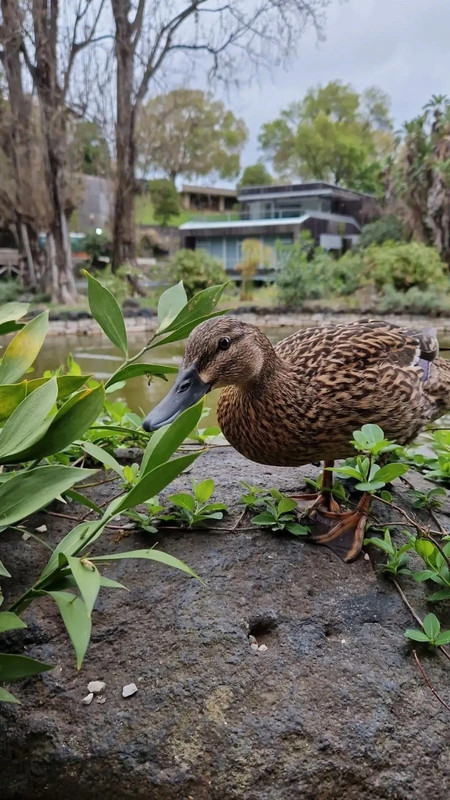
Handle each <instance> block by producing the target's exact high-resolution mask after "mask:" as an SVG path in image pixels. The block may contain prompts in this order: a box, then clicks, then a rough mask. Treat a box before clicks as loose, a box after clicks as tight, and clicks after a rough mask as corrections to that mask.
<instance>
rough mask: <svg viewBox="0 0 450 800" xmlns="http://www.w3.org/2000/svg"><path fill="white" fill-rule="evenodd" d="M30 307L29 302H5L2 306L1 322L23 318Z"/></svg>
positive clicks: (0, 311)
mask: <svg viewBox="0 0 450 800" xmlns="http://www.w3.org/2000/svg"><path fill="white" fill-rule="evenodd" d="M29 307H30V304H29V303H5V305H4V306H2V307H1V308H0V322H1V323H2V324H3V322H10V321H11V320H13V321H14V322H16V321H17V320H18V319H22V317H24V316H25V314H26V313H27V311H28V309H29Z"/></svg>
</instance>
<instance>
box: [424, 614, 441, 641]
mask: <svg viewBox="0 0 450 800" xmlns="http://www.w3.org/2000/svg"><path fill="white" fill-rule="evenodd" d="M423 629H424V631H425V633H426V635H427V636H428V637H429V639H436V637H437V636H439V631H440V629H441V625H440V622H439V620H438V618H437V616H436V615H435V614H427V615H426V617H424V620H423Z"/></svg>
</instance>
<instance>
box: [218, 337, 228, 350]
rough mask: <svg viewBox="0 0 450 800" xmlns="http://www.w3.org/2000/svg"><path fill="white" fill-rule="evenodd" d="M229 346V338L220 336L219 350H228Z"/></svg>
mask: <svg viewBox="0 0 450 800" xmlns="http://www.w3.org/2000/svg"><path fill="white" fill-rule="evenodd" d="M230 345H231V339H230V338H229V336H222V338H221V339H219V350H228V348H229V346H230Z"/></svg>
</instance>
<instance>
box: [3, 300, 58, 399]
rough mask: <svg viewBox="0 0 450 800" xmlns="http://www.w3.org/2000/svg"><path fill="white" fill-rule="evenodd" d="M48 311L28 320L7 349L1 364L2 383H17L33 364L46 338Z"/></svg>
mask: <svg viewBox="0 0 450 800" xmlns="http://www.w3.org/2000/svg"><path fill="white" fill-rule="evenodd" d="M47 327H48V311H44V313H43V314H39V316H38V317H35V318H34V319H32V320H31V322H28V323H27V324H26V325H25V326H24V327H23V328H22V330H21V331H19V333H17V334H16V335H15V337H14V339H13V340H12V341H11V342H10V343H9V345H8V347H7V348H6V350H5V354H4V356H3V360H2V363H1V364H0V383H2V384H3V383H15V382H16V381H18V380H19V378H21V377H22V375H24V373H25V372H26V371H27V369H28V368H29V367H31V365H32V364H33V362H34V360H35V358H36V356H37V355H38V353H39V351H40V349H41V347H42V345H43V343H44V339H45V334H46V333H47Z"/></svg>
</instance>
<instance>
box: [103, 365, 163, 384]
mask: <svg viewBox="0 0 450 800" xmlns="http://www.w3.org/2000/svg"><path fill="white" fill-rule="evenodd" d="M176 372H178V367H174V366H170V367H169V366H166V365H165V364H141V363H139V364H128V365H127V366H125V367H121V368H120V369H118V370H117V372H115V373H114V375H111V377H110V378H109V380H108V381H107V382H106V384H105V386H107V387H109V386H113V385H114V384H116V383H119V381H128V380H130V378H137V377H139V375H157V376H158V377H160V378H165V376H166V375H173V374H174V373H176Z"/></svg>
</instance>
